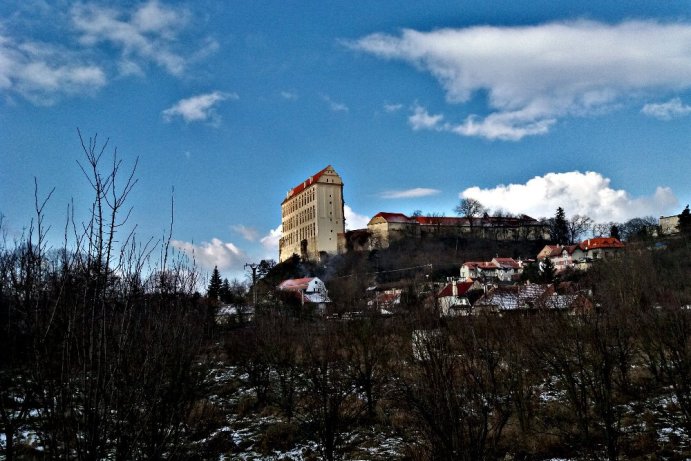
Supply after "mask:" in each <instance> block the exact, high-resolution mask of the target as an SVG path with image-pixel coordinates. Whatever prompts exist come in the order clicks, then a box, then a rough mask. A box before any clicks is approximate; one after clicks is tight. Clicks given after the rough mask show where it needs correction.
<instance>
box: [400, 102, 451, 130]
mask: <svg viewBox="0 0 691 461" xmlns="http://www.w3.org/2000/svg"><path fill="white" fill-rule="evenodd" d="M443 118H444V116H443V115H441V114H438V115H430V114H429V113H428V112H427V109H425V108H424V107H421V106H415V108H414V109H413V114H412V115H411V116H410V117H408V123H409V124H410V126H411V127H413V130H415V131H417V130H434V129H438V128H439V123H440V122H441V121H442V119H443Z"/></svg>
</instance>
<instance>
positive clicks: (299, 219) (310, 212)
mask: <svg viewBox="0 0 691 461" xmlns="http://www.w3.org/2000/svg"><path fill="white" fill-rule="evenodd" d="M315 216H317V209H316V207H315V206H314V205H312V206H311V207H309V208H306V209H304V210H302V211H301V212H300V213H298V214H296V215H294V216H291V217H290V218H289V219H288V220H286V221H285V222H284V223H283V231H284V232H287V231H290V230H291V229H294V228H296V227H298V226H300V225H301V224H304V223H306V222H308V221H310V220H313V219H314V218H315Z"/></svg>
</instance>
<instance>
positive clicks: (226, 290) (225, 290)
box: [218, 279, 233, 303]
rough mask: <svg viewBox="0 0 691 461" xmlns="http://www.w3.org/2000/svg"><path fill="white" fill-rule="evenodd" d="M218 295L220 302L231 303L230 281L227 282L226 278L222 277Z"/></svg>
mask: <svg viewBox="0 0 691 461" xmlns="http://www.w3.org/2000/svg"><path fill="white" fill-rule="evenodd" d="M218 297H219V298H220V300H221V302H223V303H232V302H233V295H232V293H231V292H230V282H228V279H223V283H222V284H221V288H220V289H219V291H218Z"/></svg>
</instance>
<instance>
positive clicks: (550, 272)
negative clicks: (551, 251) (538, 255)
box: [540, 258, 557, 283]
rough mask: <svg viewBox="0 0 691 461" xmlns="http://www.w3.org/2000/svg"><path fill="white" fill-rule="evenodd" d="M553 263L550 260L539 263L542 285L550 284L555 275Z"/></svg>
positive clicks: (546, 259)
mask: <svg viewBox="0 0 691 461" xmlns="http://www.w3.org/2000/svg"><path fill="white" fill-rule="evenodd" d="M556 272H557V271H556V269H555V268H554V263H553V262H552V260H551V259H550V258H545V259H543V260H542V262H541V263H540V281H541V282H544V283H552V282H553V281H554V276H555V275H556Z"/></svg>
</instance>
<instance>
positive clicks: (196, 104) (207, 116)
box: [162, 91, 238, 124]
mask: <svg viewBox="0 0 691 461" xmlns="http://www.w3.org/2000/svg"><path fill="white" fill-rule="evenodd" d="M226 99H238V95H237V94H235V93H223V92H221V91H213V92H211V93H206V94H200V95H197V96H192V97H190V98H186V99H181V100H180V101H178V102H177V103H175V104H173V105H172V106H171V107H169V108H168V109H166V110H164V111H163V112H162V115H163V119H164V120H165V121H167V122H169V121H171V120H172V119H173V118H175V117H181V118H182V119H183V120H184V121H185V122H188V123H189V122H205V121H210V122H212V123H214V124H216V123H218V122H219V121H220V116H219V115H218V114H217V113H216V111H215V106H216V105H217V104H218V103H219V102H222V101H225V100H226Z"/></svg>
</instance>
